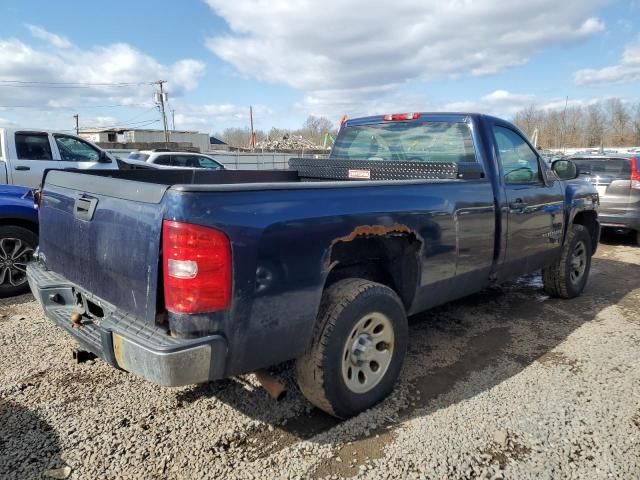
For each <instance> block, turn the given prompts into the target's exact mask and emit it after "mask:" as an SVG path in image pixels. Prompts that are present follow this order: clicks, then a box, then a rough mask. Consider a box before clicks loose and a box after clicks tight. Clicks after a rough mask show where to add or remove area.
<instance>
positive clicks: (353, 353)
mask: <svg viewBox="0 0 640 480" xmlns="http://www.w3.org/2000/svg"><path fill="white" fill-rule="evenodd" d="M394 348H395V334H394V332H393V325H392V323H391V320H390V319H389V317H387V316H386V315H384V314H382V313H380V312H374V313H369V314H367V315H365V316H364V317H362V318H361V319H360V320H358V321H357V322H356V324H355V325H354V327H353V329H352V330H351V333H349V337H348V338H347V341H346V342H345V345H344V348H343V351H342V379H343V381H344V383H345V385H346V386H347V388H348V389H349V390H351V391H352V392H354V393H359V394H362V393H366V392H368V391H370V390H371V389H373V388H374V387H375V386H376V385H378V383H380V381H381V380H382V379H383V377H384V375H385V374H386V373H387V370H388V369H389V365H391V359H392V358H393V352H394Z"/></svg>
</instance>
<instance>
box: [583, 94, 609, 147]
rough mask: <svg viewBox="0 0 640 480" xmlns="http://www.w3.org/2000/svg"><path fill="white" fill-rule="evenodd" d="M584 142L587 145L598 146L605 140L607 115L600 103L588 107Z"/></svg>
mask: <svg viewBox="0 0 640 480" xmlns="http://www.w3.org/2000/svg"><path fill="white" fill-rule="evenodd" d="M586 116H587V118H586V121H585V129H584V142H585V145H586V146H587V147H596V146H598V145H600V144H601V143H602V142H603V141H604V130H605V116H604V113H603V112H602V108H601V107H600V105H599V104H597V103H594V104H592V105H589V106H588V107H587V113H586Z"/></svg>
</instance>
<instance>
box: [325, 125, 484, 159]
mask: <svg viewBox="0 0 640 480" xmlns="http://www.w3.org/2000/svg"><path fill="white" fill-rule="evenodd" d="M329 158H330V159H336V160H380V161H410V162H425V163H427V162H454V163H458V164H462V163H474V162H476V154H475V149H474V144H473V137H472V135H471V129H470V128H469V125H468V124H466V123H463V122H451V121H424V122H420V121H415V120H414V121H410V122H393V123H392V122H388V123H376V124H371V125H368V124H367V125H353V126H346V127H343V129H342V130H341V131H340V134H339V135H338V138H337V139H336V143H335V145H334V146H333V149H332V150H331V154H330V156H329Z"/></svg>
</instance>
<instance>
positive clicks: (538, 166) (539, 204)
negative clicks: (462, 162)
mask: <svg viewBox="0 0 640 480" xmlns="http://www.w3.org/2000/svg"><path fill="white" fill-rule="evenodd" d="M493 136H494V140H495V145H496V150H497V152H496V154H497V156H498V160H499V168H500V174H501V176H502V184H503V187H504V190H505V197H506V205H504V206H503V211H505V210H506V211H508V214H507V229H506V231H507V242H506V250H505V252H504V257H503V263H502V270H503V272H502V273H503V275H504V277H505V278H508V277H514V276H518V275H521V274H523V273H529V272H533V271H536V270H537V269H539V268H541V267H543V266H545V265H548V264H549V263H552V262H553V260H554V259H555V258H556V256H557V255H558V254H559V250H560V246H561V244H562V236H563V231H564V221H565V220H564V208H563V207H564V188H563V185H562V183H561V182H560V181H559V180H557V179H556V178H552V176H551V175H549V177H548V178H547V177H546V175H545V172H544V171H543V167H542V159H541V158H540V157H539V155H538V153H537V152H536V150H535V149H534V148H533V147H531V145H529V143H528V142H527V141H526V140H525V139H524V137H522V136H521V135H520V133H518V132H517V131H515V130H513V129H512V128H510V127H508V126H506V125H500V124H494V125H493ZM503 218H504V216H503Z"/></svg>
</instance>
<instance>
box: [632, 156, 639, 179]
mask: <svg viewBox="0 0 640 480" xmlns="http://www.w3.org/2000/svg"><path fill="white" fill-rule="evenodd" d="M629 161H630V162H631V180H637V181H640V168H638V167H640V165H638V157H631V158H630V159H629Z"/></svg>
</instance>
